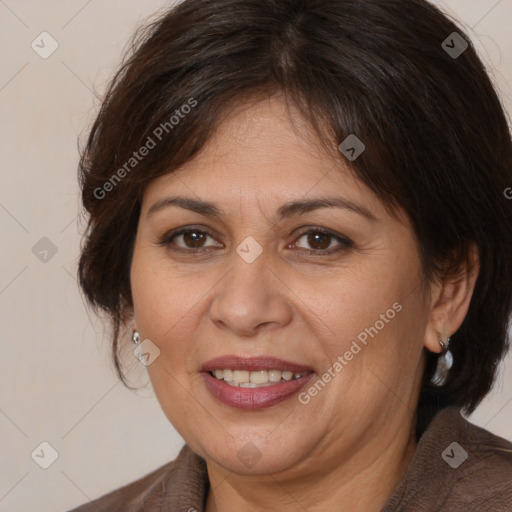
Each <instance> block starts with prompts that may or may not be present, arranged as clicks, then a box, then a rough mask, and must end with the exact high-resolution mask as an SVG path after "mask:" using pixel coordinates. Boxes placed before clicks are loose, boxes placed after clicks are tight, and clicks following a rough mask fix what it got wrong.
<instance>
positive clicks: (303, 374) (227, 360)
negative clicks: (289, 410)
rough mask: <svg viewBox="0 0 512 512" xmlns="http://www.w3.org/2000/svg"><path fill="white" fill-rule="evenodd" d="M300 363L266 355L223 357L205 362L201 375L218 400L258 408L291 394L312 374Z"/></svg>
mask: <svg viewBox="0 0 512 512" xmlns="http://www.w3.org/2000/svg"><path fill="white" fill-rule="evenodd" d="M314 374H315V373H314V371H313V370H312V369H311V368H309V367H307V366H304V365H300V364H296V363H292V362H290V361H284V360H282V359H276V358H268V357H253V358H242V357H237V356H225V357H221V358H216V359H214V360H211V361H209V362H208V363H206V364H205V365H204V366H203V368H202V372H201V375H202V376H203V379H204V380H205V383H206V387H207V389H208V390H209V391H210V393H211V394H212V395H213V396H214V397H215V398H216V399H217V400H219V401H220V402H222V403H224V404H225V405H229V406H231V407H236V408H241V409H260V408H263V407H270V406H272V405H275V404H277V403H280V402H282V401H284V400H286V399H288V398H290V397H291V396H292V395H295V394H296V393H298V392H299V390H300V389H301V388H302V387H303V386H304V385H305V384H306V382H308V381H309V380H310V379H311V378H312V377H313V375H314Z"/></svg>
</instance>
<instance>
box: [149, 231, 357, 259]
mask: <svg viewBox="0 0 512 512" xmlns="http://www.w3.org/2000/svg"><path fill="white" fill-rule="evenodd" d="M187 233H199V234H205V235H208V236H209V237H211V238H215V237H214V236H213V235H212V234H211V233H209V232H208V231H205V230H204V229H199V228H195V227H193V226H189V227H186V228H182V229H179V230H177V231H171V232H170V233H167V234H165V235H164V236H163V237H162V238H161V239H160V240H158V241H157V245H160V246H166V247H168V248H169V249H171V250H172V251H177V252H186V253H192V254H197V253H201V252H203V253H204V252H210V251H211V250H212V248H204V247H197V248H184V247H180V246H174V247H173V246H172V241H173V239H174V238H176V237H178V236H180V235H183V234H187ZM313 233H319V234H322V235H327V236H330V237H332V238H334V239H336V240H337V241H338V242H340V246H339V247H337V248H334V249H332V248H331V249H302V251H305V252H306V253H308V254H311V255H330V254H334V253H337V252H341V251H343V250H347V249H350V248H353V247H354V243H353V242H352V240H350V239H349V238H347V237H344V236H341V235H338V234H337V233H334V232H333V231H330V230H328V229H325V228H320V227H315V228H314V229H309V230H307V231H303V232H301V233H299V234H298V235H297V238H296V239H295V240H294V242H293V243H294V244H296V243H297V242H298V240H300V239H301V238H302V237H303V236H304V235H309V234H313ZM213 249H215V248H213ZM299 249H301V248H299Z"/></svg>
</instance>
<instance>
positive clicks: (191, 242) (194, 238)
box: [181, 231, 209, 248]
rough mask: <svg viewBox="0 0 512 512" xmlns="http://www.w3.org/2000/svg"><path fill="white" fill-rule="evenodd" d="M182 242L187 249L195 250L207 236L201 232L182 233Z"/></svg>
mask: <svg viewBox="0 0 512 512" xmlns="http://www.w3.org/2000/svg"><path fill="white" fill-rule="evenodd" d="M181 236H182V237H183V241H184V242H185V245H186V246H187V247H192V248H197V247H202V244H203V243H204V241H205V239H206V237H207V236H209V235H208V234H207V233H204V232H202V231H187V232H185V233H182V235H181Z"/></svg>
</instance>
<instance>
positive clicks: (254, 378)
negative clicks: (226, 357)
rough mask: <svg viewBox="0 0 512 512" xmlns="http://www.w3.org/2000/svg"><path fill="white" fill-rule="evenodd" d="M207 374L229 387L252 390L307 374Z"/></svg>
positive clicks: (250, 372) (274, 371) (225, 372)
mask: <svg viewBox="0 0 512 512" xmlns="http://www.w3.org/2000/svg"><path fill="white" fill-rule="evenodd" d="M209 373H210V375H211V376H212V377H214V378H216V379H218V380H222V381H224V382H225V383H226V384H228V385H229V386H233V387H240V388H252V389H254V388H265V387H268V386H273V385H274V384H276V383H278V382H289V381H291V380H297V379H300V378H301V377H303V376H304V375H307V373H309V372H303V373H301V372H292V371H289V370H277V369H273V370H256V371H249V370H231V369H229V368H224V369H222V370H214V371H213V372H209Z"/></svg>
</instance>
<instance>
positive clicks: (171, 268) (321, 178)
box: [131, 96, 478, 512]
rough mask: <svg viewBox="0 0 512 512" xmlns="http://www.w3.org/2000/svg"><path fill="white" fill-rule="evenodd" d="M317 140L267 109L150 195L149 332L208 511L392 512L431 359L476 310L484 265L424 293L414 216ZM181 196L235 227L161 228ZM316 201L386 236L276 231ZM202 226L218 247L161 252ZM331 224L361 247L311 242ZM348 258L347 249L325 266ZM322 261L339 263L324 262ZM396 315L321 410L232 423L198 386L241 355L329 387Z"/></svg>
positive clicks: (320, 222) (183, 213) (145, 323)
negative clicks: (345, 205)
mask: <svg viewBox="0 0 512 512" xmlns="http://www.w3.org/2000/svg"><path fill="white" fill-rule="evenodd" d="M293 112H294V111H292V113H293ZM294 115H295V114H294ZM290 119H293V123H292V122H291V120H290ZM185 122H186V121H185ZM297 127H298V129H297ZM307 133H308V130H307V126H305V125H304V124H302V121H301V119H300V117H299V116H298V114H296V115H295V117H292V118H290V117H289V116H288V115H287V112H286V110H285V105H284V103H283V101H282V98H280V97H279V96H274V97H271V98H268V99H266V100H262V101H260V102H257V103H255V104H251V105H250V106H247V107H246V108H244V109H240V110H238V111H237V112H236V114H235V115H232V116H230V117H229V118H228V119H227V120H226V121H225V122H224V123H223V124H222V125H221V127H220V129H219V131H218V132H217V133H216V135H215V137H214V139H213V140H212V141H211V142H210V143H209V144H208V145H207V146H206V147H205V148H204V150H203V151H202V152H201V153H200V154H199V155H198V156H197V157H196V158H195V159H194V160H192V161H190V162H188V163H187V164H186V165H185V166H183V167H182V168H180V169H179V171H178V172H174V173H172V174H168V175H165V176H162V177H160V178H157V179H156V180H154V181H153V182H152V183H150V185H149V186H148V188H147V189H146V191H145V194H144V198H143V204H142V211H141V216H140V220H139V225H138V231H137V236H136V241H135V248H134V255H133V261H132V267H131V284H132V293H133V301H134V316H133V319H132V322H133V328H135V329H137V330H138V331H139V332H140V335H141V339H142V340H144V339H150V340H151V341H152V342H153V343H154V344H155V345H157V346H158V348H159V349H160V356H159V357H158V358H157V359H156V360H155V362H154V363H153V364H151V365H150V366H148V372H149V376H150V379H151V382H152V384H153V387H154V390H155V393H156V396H157V398H158V400H159V402H160V404H161V406H162V409H163V411H164V413H165V414H166V416H167V417H168V419H169V420H170V422H171V423H172V424H173V425H174V427H175V428H176V429H177V431H178V432H179V433H180V435H181V436H182V437H183V438H184V439H185V441H186V442H187V443H188V444H189V445H190V446H191V448H192V449H193V450H194V451H195V452H196V453H198V454H199V455H200V456H202V457H203V458H204V459H205V460H206V462H207V467H208V473H209V478H210V482H211V488H210V492H209V495H208V500H207V511H208V512H211V511H215V510H218V511H220V510H222V511H223V512H230V511H234V510H269V511H271V510H279V511H280V512H283V511H288V510H290V511H291V510H293V511H296V510H308V511H317V510H318V511H320V510H322V511H329V510H352V511H366V512H368V511H370V512H371V511H379V510H380V509H381V507H382V506H383V505H384V504H385V503H386V501H387V499H388V497H389V495H390V494H391V493H392V491H393V489H394V487H395V486H396V485H397V484H398V482H399V481H400V479H401V477H402V476H403V474H404V472H405V469H406V467H407V465H408V463H409V462H410V459H411V457H412V455H413V453H414V450H415V447H416V443H415V439H414V435H413V432H414V422H415V410H416V404H417V400H418V394H419V389H420V380H421V375H422V371H423V365H424V347H426V348H427V349H428V350H431V351H435V352H439V351H440V350H441V347H440V345H439V342H438V338H437V332H439V333H440V334H441V337H442V339H443V340H444V339H446V337H447V336H449V335H451V334H453V333H454V332H455V331H456V330H457V329H458V328H459V326H460V324H461V323H462V321H463V319H464V316H465V315H466V312H467V309H468V307H469V302H470V298H471V294H472V291H473V287H474V283H475V279H476V275H477V271H478V265H477V263H478V261H477V256H476V255H475V257H474V260H473V262H472V263H474V264H475V266H473V269H474V270H473V271H472V272H470V271H469V270H468V269H467V268H465V269H462V270H463V272H462V274H461V277H460V278H459V279H457V280H455V279H453V280H449V279H446V280H445V281H444V282H439V283H438V282H436V283H431V284H429V285H428V286H426V287H425V288H422V286H421V283H422V272H421V266H420V259H419V253H418V245H417V241H416V238H415V236H414V234H413V232H412V230H411V227H410V225H409V222H408V221H407V219H406V217H405V216H404V215H402V219H401V220H398V219H397V218H395V217H392V216H390V215H389V214H388V213H387V211H386V210H385V209H384V206H383V205H382V203H381V202H380V200H379V199H378V198H377V197H376V196H375V195H374V194H373V192H372V191H370V190H369V189H368V188H367V187H366V186H365V185H363V184H362V183H361V182H360V181H359V180H357V179H356V178H355V177H354V176H353V175H352V174H351V173H350V172H349V170H348V168H347V167H346V166H347V161H346V160H345V159H344V157H343V155H341V154H340V158H339V160H337V161H334V160H333V158H332V156H328V155H327V154H325V153H324V152H323V151H322V150H321V149H320V147H319V146H318V145H317V144H314V143H313V138H312V136H309V137H306V134H307ZM301 134H302V135H301ZM173 195H180V196H186V197H191V198H194V199H201V200H207V201H211V202H213V203H215V204H216V205H217V207H218V208H220V209H222V210H223V211H224V214H225V215H223V216H222V217H221V218H219V219H215V218H209V217H206V216H203V215H200V214H198V213H195V212H192V211H189V210H186V209H183V208H180V207H177V206H169V207H167V208H163V209H160V210H158V211H155V212H153V213H152V214H150V215H149V216H148V210H149V209H150V208H151V206H152V205H154V204H155V203H156V202H157V201H159V200H161V199H163V198H166V197H169V196H173ZM317 197H343V198H345V199H346V200H349V201H351V202H353V203H356V204H358V205H360V206H363V207H365V208H366V209H367V210H369V211H370V212H371V213H372V214H373V215H374V216H375V218H376V222H371V221H370V220H368V219H366V218H364V217H363V216H361V215H359V214H358V213H355V212H353V211H348V210H346V209H340V208H321V209H317V210H314V211H311V212H308V213H305V214H302V215H295V216H292V217H289V218H286V219H282V220H276V219H274V215H275V213H276V211H277V209H278V208H279V207H280V206H282V205H283V204H284V203H287V202H289V201H295V200H299V199H312V198H317ZM186 226H193V227H196V228H197V229H199V230H202V231H207V232H208V233H209V236H205V237H204V239H199V242H197V241H196V240H197V238H192V237H191V236H190V234H189V235H188V236H187V235H185V236H178V237H175V238H174V239H173V240H172V241H169V239H168V244H167V245H162V244H159V241H160V240H161V239H163V238H164V237H165V236H166V235H167V234H169V233H170V232H171V231H174V230H178V228H182V227H186ZM319 227H320V228H325V229H328V230H331V231H334V233H335V234H339V235H341V236H344V237H348V238H349V239H350V240H351V241H352V242H353V247H345V246H344V245H343V244H342V243H341V242H339V241H338V240H337V239H336V238H335V237H329V236H327V237H324V238H318V237H317V238H315V237H311V236H310V237H309V238H308V235H307V234H306V235H304V232H307V231H309V230H313V231H314V229H315V228H319ZM197 229H196V230H197ZM192 231H194V229H192ZM313 235H314V233H313ZM249 236H251V237H253V238H254V239H255V240H256V241H257V242H258V244H259V245H260V246H261V247H262V249H263V252H262V254H261V255H260V256H259V257H258V258H257V259H256V260H255V261H254V262H253V263H247V262H246V261H244V259H242V258H241V257H240V256H239V255H238V254H237V252H236V248H237V246H238V245H239V244H241V242H242V241H243V240H244V239H245V238H246V237H249ZM187 243H188V246H187V245H186V244H187ZM187 247H188V249H187ZM193 247H199V248H200V247H206V248H207V251H205V252H203V253H202V254H201V253H199V254H194V253H193ZM173 248H178V249H179V248H181V249H183V251H182V252H179V251H176V250H173ZM334 248H340V249H341V250H340V251H339V252H333V253H332V254H330V255H326V254H325V252H326V251H329V250H331V249H334ZM314 249H316V250H318V251H322V250H323V251H324V254H318V255H317V254H309V251H310V250H314ZM187 251H188V252H187ZM468 268H470V267H468ZM395 303H399V304H400V305H401V306H402V309H401V311H400V312H397V314H396V316H395V317H394V318H393V319H392V320H389V321H388V322H386V323H385V325H384V327H383V328H382V329H380V330H379V332H378V334H377V335H376V336H374V337H373V338H371V337H369V338H368V343H367V345H366V346H364V347H363V348H362V350H361V351H360V352H359V353H357V355H355V356H354V357H353V359H352V360H351V361H350V362H349V363H348V364H347V365H346V366H344V368H343V370H342V371H340V372H338V373H336V377H334V378H332V380H331V382H329V383H328V384H327V385H326V386H325V388H324V389H323V390H322V391H321V392H319V393H318V394H317V396H315V397H312V398H311V400H310V401H309V403H307V404H302V403H300V402H299V400H298V399H297V395H295V396H293V397H291V398H289V399H288V400H286V401H284V402H281V403H279V404H277V405H275V406H272V407H268V408H263V409H259V410H242V409H237V408H232V407H229V406H227V405H225V404H222V403H220V402H219V401H217V400H216V399H215V398H214V397H213V396H212V395H211V394H210V393H209V391H208V390H207V388H206V386H205V384H204V382H203V378H202V377H201V375H200V374H199V372H200V369H201V367H202V365H203V364H204V363H205V362H206V361H208V360H210V359H212V358H214V357H218V356H221V355H227V354H236V355H239V356H258V355H265V356H272V357H277V358H282V359H285V360H289V361H293V362H295V363H300V364H305V365H308V366H310V367H312V368H313V369H314V371H315V373H316V374H317V375H318V376H321V375H322V374H323V373H324V372H325V371H327V370H328V368H330V367H332V364H333V362H334V361H336V360H337V358H338V356H343V354H345V352H346V351H347V350H349V348H350V346H351V343H352V341H353V340H355V339H356V337H357V336H358V334H360V333H361V332H362V331H364V329H365V328H369V327H370V326H374V325H375V324H376V321H377V320H379V319H380V318H381V315H382V314H385V313H386V311H387V310H389V309H390V308H392V306H393V304H395ZM314 380H316V379H314ZM249 442H250V443H252V444H253V445H255V446H256V447H257V450H258V452H259V453H260V454H261V458H260V459H259V460H258V462H257V463H256V464H254V465H253V466H251V467H248V466H247V465H246V464H245V463H244V462H243V461H242V460H241V458H239V457H238V454H239V452H240V450H242V452H241V453H243V449H244V446H246V444H247V443H249ZM301 507H303V508H301Z"/></svg>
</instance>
